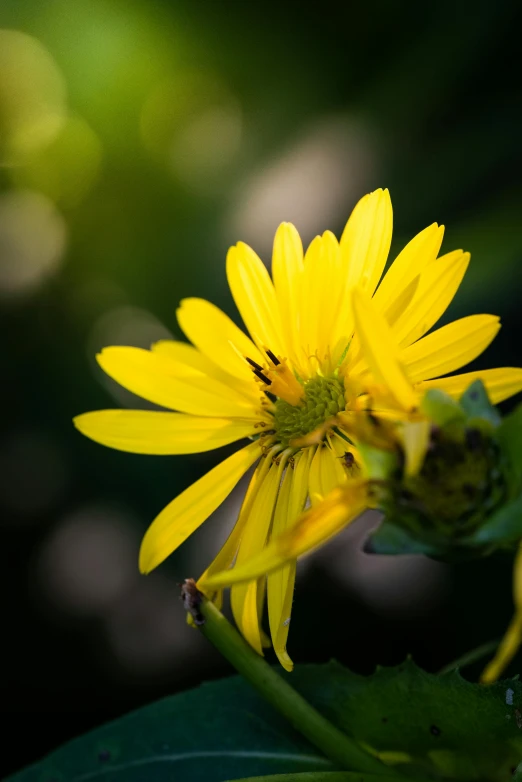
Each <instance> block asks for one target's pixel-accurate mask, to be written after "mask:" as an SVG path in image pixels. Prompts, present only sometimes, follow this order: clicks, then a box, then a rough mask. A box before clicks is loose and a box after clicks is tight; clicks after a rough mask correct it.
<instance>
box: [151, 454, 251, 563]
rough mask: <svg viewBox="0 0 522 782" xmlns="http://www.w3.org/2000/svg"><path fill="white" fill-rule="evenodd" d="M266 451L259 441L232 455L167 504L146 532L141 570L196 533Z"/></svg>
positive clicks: (166, 555)
mask: <svg viewBox="0 0 522 782" xmlns="http://www.w3.org/2000/svg"><path fill="white" fill-rule="evenodd" d="M261 454H262V449H261V445H260V444H259V442H255V443H251V444H250V445H247V446H246V448H242V449H241V450H240V451H237V452H236V453H234V454H232V456H229V457H228V459H225V460H224V461H223V462H221V464H218V465H217V467H214V468H213V469H212V470H210V472H208V473H206V475H203V477H202V478H200V479H199V480H197V481H196V482H195V483H193V484H192V486H189V487H188V489H185V491H184V492H182V493H181V494H179V495H178V496H177V497H176V499H174V500H172V502H171V503H169V505H167V507H166V508H164V509H163V510H162V511H161V513H160V514H159V516H157V517H156V518H155V520H154V521H153V522H152V524H151V525H150V527H149V529H148V530H147V532H146V533H145V537H144V538H143V541H142V544H141V549H140V562H139V565H140V570H141V572H142V573H149V572H150V571H151V570H153V569H154V568H155V567H157V566H158V565H159V564H160V563H161V562H163V560H164V559H166V558H167V557H168V556H169V554H172V552H173V551H174V550H175V549H177V548H178V546H180V545H181V543H183V541H184V540H186V539H187V538H188V537H189V535H192V533H193V532H194V530H196V529H197V528H198V527H199V526H200V524H202V523H203V522H204V521H205V519H207V518H208V517H209V516H210V514H211V513H213V512H214V511H215V510H216V508H218V507H219V505H221V503H222V502H223V500H224V499H225V498H226V497H227V496H228V495H229V494H230V492H231V491H232V489H233V488H234V486H235V485H236V483H237V482H238V481H239V479H240V478H241V477H242V476H243V475H244V474H245V472H246V471H247V470H248V469H249V467H251V466H252V464H253V463H254V462H255V461H256V459H259V457H260V456H261Z"/></svg>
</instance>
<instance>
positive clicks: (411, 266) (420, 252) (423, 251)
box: [373, 223, 444, 313]
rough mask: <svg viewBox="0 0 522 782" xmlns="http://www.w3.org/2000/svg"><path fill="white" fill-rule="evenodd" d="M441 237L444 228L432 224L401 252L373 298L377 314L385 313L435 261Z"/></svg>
mask: <svg viewBox="0 0 522 782" xmlns="http://www.w3.org/2000/svg"><path fill="white" fill-rule="evenodd" d="M443 236H444V226H442V225H441V226H438V225H437V223H433V225H429V226H428V227H427V228H425V229H424V231H421V232H420V233H418V234H417V235H416V236H414V237H413V239H412V240H411V241H410V242H408V244H407V245H406V247H404V249H403V250H401V252H400V253H399V255H398V256H397V257H396V259H395V260H394V262H393V263H392V265H391V266H390V268H389V269H388V271H387V272H386V274H385V275H384V277H383V279H382V282H381V284H380V285H379V287H378V288H377V290H376V292H375V295H374V297H373V301H374V303H375V306H376V307H377V309H378V310H379V312H382V313H385V312H386V310H388V309H389V307H391V306H392V305H393V302H394V301H395V299H396V298H397V297H398V296H400V294H401V292H402V291H403V290H404V289H405V288H406V287H407V286H408V285H409V284H410V283H411V281H412V280H413V279H414V277H416V276H417V275H418V274H420V272H421V271H422V270H423V269H424V268H425V267H426V266H427V264H428V263H430V261H434V260H435V258H436V257H437V253H438V252H439V250H440V246H441V244H442V237H443Z"/></svg>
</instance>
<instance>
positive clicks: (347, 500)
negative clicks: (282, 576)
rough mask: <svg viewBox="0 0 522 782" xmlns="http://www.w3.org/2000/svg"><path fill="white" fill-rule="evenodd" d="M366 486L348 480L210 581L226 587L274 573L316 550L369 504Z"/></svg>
mask: <svg viewBox="0 0 522 782" xmlns="http://www.w3.org/2000/svg"><path fill="white" fill-rule="evenodd" d="M367 505H368V502H367V488H366V483H365V482H363V481H348V482H346V483H345V484H343V486H340V487H338V488H337V489H334V491H333V492H331V493H330V494H329V495H328V497H326V498H325V499H324V500H323V501H322V502H321V503H319V504H318V505H316V506H315V507H314V508H312V509H311V510H309V511H307V512H306V513H305V514H303V515H302V516H301V517H300V519H299V520H298V521H297V522H296V524H294V525H293V526H292V527H291V528H289V529H288V530H287V531H286V532H285V533H283V534H282V535H280V536H279V537H278V538H276V539H274V540H271V541H270V543H269V544H268V546H267V547H266V548H265V549H264V551H262V552H261V553H260V554H258V555H257V556H256V557H253V558H252V559H251V560H250V561H248V562H246V563H245V564H243V565H241V567H237V566H236V567H234V568H233V569H232V570H227V571H225V572H222V573H218V574H217V575H215V576H214V577H213V578H212V579H209V584H211V585H212V586H226V585H227V584H236V583H240V582H244V581H251V579H253V578H258V577H259V576H261V575H262V574H264V573H271V572H272V571H273V570H276V569H277V568H279V567H281V566H282V565H284V564H285V563H287V562H291V561H292V560H295V559H297V558H298V557H300V556H302V555H303V554H306V553H308V552H310V551H313V550H314V549H315V548H317V547H318V546H320V545H321V544H322V543H324V542H326V541H327V540H329V539H330V538H331V537H333V536H334V535H336V534H337V533H338V532H339V531H340V530H341V529H343V527H345V526H346V525H347V524H349V523H350V522H351V521H353V520H354V519H356V518H357V517H358V516H359V515H360V514H361V513H362V512H363V510H365V508H366V507H367Z"/></svg>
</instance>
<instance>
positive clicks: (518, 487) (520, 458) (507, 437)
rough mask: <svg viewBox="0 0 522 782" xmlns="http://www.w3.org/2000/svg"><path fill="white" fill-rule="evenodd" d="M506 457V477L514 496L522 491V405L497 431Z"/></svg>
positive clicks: (505, 419) (506, 418) (507, 417)
mask: <svg viewBox="0 0 522 782" xmlns="http://www.w3.org/2000/svg"><path fill="white" fill-rule="evenodd" d="M495 434H496V437H497V439H498V442H499V444H500V448H501V451H502V453H503V454H504V456H505V459H506V462H507V466H506V475H507V480H508V484H509V488H510V491H511V493H512V495H516V494H519V493H520V492H521V491H522V405H519V406H518V407H517V408H516V409H515V410H514V411H513V412H512V413H510V415H507V416H506V417H505V418H504V419H503V421H502V423H501V424H500V426H499V428H498V429H497V431H496V433H495Z"/></svg>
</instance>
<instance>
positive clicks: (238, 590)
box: [207, 460, 284, 654]
mask: <svg viewBox="0 0 522 782" xmlns="http://www.w3.org/2000/svg"><path fill="white" fill-rule="evenodd" d="M283 469H284V462H283V460H281V462H280V464H279V465H277V464H275V462H274V463H273V464H271V465H270V468H269V470H268V472H267V473H266V476H265V478H264V480H263V481H262V483H261V485H260V487H259V489H258V491H257V493H256V496H255V497H254V500H253V502H252V506H251V508H250V513H249V514H248V521H247V523H246V525H245V528H244V531H243V536H242V538H241V542H240V545H239V551H238V555H237V560H236V564H235V566H234V568H232V570H231V571H228V572H230V573H232V572H233V571H234V570H235V568H236V567H241V565H242V564H243V563H244V562H245V561H247V560H248V559H250V558H251V557H253V556H255V555H256V554H257V553H258V552H259V551H262V550H263V548H264V546H265V543H266V540H267V537H268V533H269V530H270V525H271V523H272V517H273V513H274V509H275V506H276V499H277V494H278V491H279V485H280V482H281V475H282V470H283ZM259 575H260V576H262V575H264V574H263V573H260V574H259ZM211 582H212V579H209V580H207V585H208V584H209V583H211ZM259 587H260V584H259V581H258V580H254V581H251V582H250V583H248V584H239V585H237V586H235V587H234V589H233V590H232V592H231V595H230V600H231V607H232V613H233V615H234V619H235V621H236V624H237V626H238V627H239V629H240V631H241V634H242V635H243V637H244V638H245V639H246V640H247V641H248V643H249V644H250V645H251V646H252V648H254V649H255V650H256V652H258V653H259V654H263V641H262V636H261V632H260V623H259V614H258V600H259V596H258V590H259Z"/></svg>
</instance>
